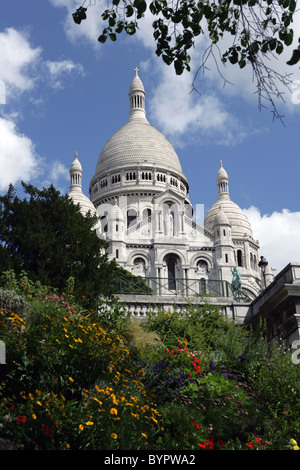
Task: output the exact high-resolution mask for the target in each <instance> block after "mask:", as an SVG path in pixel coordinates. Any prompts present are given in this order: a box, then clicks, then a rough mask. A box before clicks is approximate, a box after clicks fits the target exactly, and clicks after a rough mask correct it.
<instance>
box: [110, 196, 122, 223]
mask: <svg viewBox="0 0 300 470" xmlns="http://www.w3.org/2000/svg"><path fill="white" fill-rule="evenodd" d="M109 218H110V219H111V220H119V221H123V222H124V220H125V219H124V215H123V212H122V211H121V209H120V207H119V206H118V203H117V200H116V199H115V203H114V205H113V206H112V208H111V210H110V211H109Z"/></svg>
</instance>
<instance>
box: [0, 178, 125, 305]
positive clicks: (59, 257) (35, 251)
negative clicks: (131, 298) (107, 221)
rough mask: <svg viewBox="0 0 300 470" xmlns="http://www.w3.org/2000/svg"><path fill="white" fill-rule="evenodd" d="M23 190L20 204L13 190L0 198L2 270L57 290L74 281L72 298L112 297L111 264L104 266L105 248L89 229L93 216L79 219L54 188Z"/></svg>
mask: <svg viewBox="0 0 300 470" xmlns="http://www.w3.org/2000/svg"><path fill="white" fill-rule="evenodd" d="M22 186H23V188H24V192H25V195H26V196H25V198H24V199H20V198H19V197H18V196H17V195H16V191H15V188H14V187H13V186H12V185H10V187H9V189H8V192H7V194H6V195H4V196H1V197H0V248H1V249H0V263H1V269H2V271H5V270H6V269H13V270H15V271H16V272H17V273H18V272H21V271H22V270H24V271H26V272H27V273H28V275H29V276H30V278H31V279H32V280H39V281H40V282H41V283H42V284H43V285H51V286H53V287H55V288H57V289H64V287H65V286H66V281H67V280H68V279H69V278H70V277H73V278H74V279H75V290H76V292H77V294H78V295H80V296H85V297H86V298H87V301H93V300H94V299H96V298H97V297H98V296H99V294H103V295H106V296H109V295H111V294H112V293H113V291H112V284H111V280H112V279H113V278H114V277H115V275H116V264H115V262H114V261H110V262H109V261H108V258H107V254H106V248H107V243H106V242H105V241H103V240H100V239H99V238H98V237H97V235H96V232H95V230H93V227H94V225H95V222H96V219H97V216H92V215H90V214H88V215H87V216H86V217H84V216H83V215H82V214H81V213H80V210H79V206H76V205H75V204H74V203H73V202H72V200H71V199H70V198H69V197H68V196H67V195H61V194H60V193H59V191H57V190H56V189H55V188H54V186H53V185H51V186H50V187H49V188H43V189H41V190H40V189H37V188H36V187H34V186H32V185H27V184H25V183H22Z"/></svg>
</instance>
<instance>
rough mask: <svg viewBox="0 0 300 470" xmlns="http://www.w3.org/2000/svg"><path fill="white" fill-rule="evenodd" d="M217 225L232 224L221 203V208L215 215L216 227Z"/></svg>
mask: <svg viewBox="0 0 300 470" xmlns="http://www.w3.org/2000/svg"><path fill="white" fill-rule="evenodd" d="M216 225H231V224H230V222H229V219H228V217H227V215H226V214H225V212H224V211H223V209H222V206H221V205H219V210H218V212H217V214H216V216H215V221H214V225H213V226H214V227H215V226H216Z"/></svg>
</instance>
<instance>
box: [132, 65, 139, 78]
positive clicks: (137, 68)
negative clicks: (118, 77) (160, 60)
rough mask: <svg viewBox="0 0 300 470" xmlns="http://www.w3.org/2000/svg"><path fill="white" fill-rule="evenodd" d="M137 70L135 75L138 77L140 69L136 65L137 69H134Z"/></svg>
mask: <svg viewBox="0 0 300 470" xmlns="http://www.w3.org/2000/svg"><path fill="white" fill-rule="evenodd" d="M133 70H134V71H135V75H136V77H137V76H138V72H139V71H140V70H139V68H138V67H135V69H133Z"/></svg>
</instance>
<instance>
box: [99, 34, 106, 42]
mask: <svg viewBox="0 0 300 470" xmlns="http://www.w3.org/2000/svg"><path fill="white" fill-rule="evenodd" d="M106 39H107V36H106V34H101V35H100V36H99V37H98V41H99V42H101V43H102V44H104V43H105V41H106Z"/></svg>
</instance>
